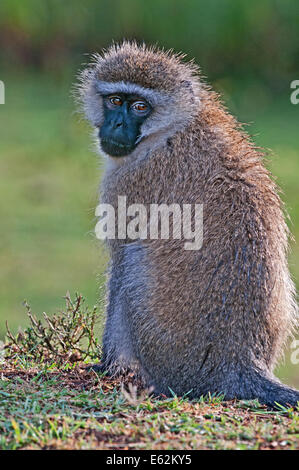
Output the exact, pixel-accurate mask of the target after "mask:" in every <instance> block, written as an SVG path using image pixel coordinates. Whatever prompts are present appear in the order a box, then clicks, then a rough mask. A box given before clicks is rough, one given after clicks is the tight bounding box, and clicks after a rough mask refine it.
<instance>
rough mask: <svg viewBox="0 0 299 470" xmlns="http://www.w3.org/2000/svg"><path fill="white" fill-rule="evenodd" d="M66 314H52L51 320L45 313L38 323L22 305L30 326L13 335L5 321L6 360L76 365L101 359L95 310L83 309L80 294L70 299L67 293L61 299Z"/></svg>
mask: <svg viewBox="0 0 299 470" xmlns="http://www.w3.org/2000/svg"><path fill="white" fill-rule="evenodd" d="M64 298H65V301H66V309H65V311H62V312H59V313H58V314H54V315H53V316H52V317H51V318H50V317H49V316H48V315H47V314H46V313H45V312H44V313H43V316H44V320H43V321H42V320H38V319H37V318H36V317H35V316H34V315H33V314H32V312H31V308H30V306H29V305H28V303H27V302H24V305H25V308H26V310H27V315H28V318H29V321H30V326H29V327H28V328H26V329H25V330H24V331H20V332H19V333H18V334H17V335H16V336H14V335H13V334H12V333H11V331H10V329H9V327H8V324H7V322H6V330H7V332H6V336H7V338H8V341H7V342H6V344H5V345H4V357H5V359H19V358H23V357H24V356H26V359H29V360H30V359H31V360H34V361H37V360H38V361H40V360H43V361H46V362H56V363H57V364H61V363H62V362H65V361H69V362H77V361H83V360H85V359H87V358H89V359H96V358H98V357H99V356H100V347H99V345H98V340H97V338H96V337H95V331H94V329H95V325H96V321H97V319H98V315H97V312H96V307H94V308H93V310H89V309H88V308H87V307H84V306H83V304H84V299H83V297H82V295H78V294H76V299H75V301H74V302H73V301H72V300H71V297H70V294H69V292H67V294H66V296H65V297H64Z"/></svg>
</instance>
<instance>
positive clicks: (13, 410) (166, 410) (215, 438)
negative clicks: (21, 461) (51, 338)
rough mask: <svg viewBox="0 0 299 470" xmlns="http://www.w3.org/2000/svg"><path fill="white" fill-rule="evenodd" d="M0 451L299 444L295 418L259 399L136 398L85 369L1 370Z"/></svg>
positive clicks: (39, 366)
mask: <svg viewBox="0 0 299 470" xmlns="http://www.w3.org/2000/svg"><path fill="white" fill-rule="evenodd" d="M0 374H1V380H0V449H2V450H3V449H110V450H111V449H137V450H141V449H153V450H155V449H159V450H163V449H165V450H169V449H187V450H190V449H191V450H192V449H239V450H240V449H242V450H245V449H255V450H257V449H258V450H263V449H299V439H298V438H299V415H298V413H297V412H295V411H294V410H292V409H290V410H281V411H277V412H272V411H267V410H266V409H265V408H264V407H263V406H261V405H259V404H258V403H257V402H254V401H251V402H245V401H240V402H226V403H225V402H221V399H220V398H217V397H207V398H206V399H203V398H202V399H200V400H197V401H192V402H191V401H188V399H187V397H185V398H178V397H176V396H174V397H173V398H170V399H165V398H151V397H148V396H143V397H141V398H140V399H138V398H137V399H136V398H135V397H134V393H131V394H129V393H128V392H122V391H121V387H120V383H119V382H118V381H115V380H114V381H113V380H112V379H108V378H105V377H104V376H98V375H97V374H96V373H95V372H88V371H86V369H85V368H84V365H82V364H76V365H74V364H67V363H66V364H65V366H64V368H60V369H57V368H56V367H55V365H54V366H49V365H43V364H31V366H30V367H29V368H20V369H16V368H15V366H14V365H6V367H5V368H2V369H0Z"/></svg>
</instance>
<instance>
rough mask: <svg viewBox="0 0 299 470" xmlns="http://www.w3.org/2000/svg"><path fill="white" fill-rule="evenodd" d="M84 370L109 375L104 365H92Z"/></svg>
mask: <svg viewBox="0 0 299 470" xmlns="http://www.w3.org/2000/svg"><path fill="white" fill-rule="evenodd" d="M85 370H87V371H91V370H93V371H94V372H98V373H100V374H105V375H111V373H109V369H108V368H107V367H106V366H105V364H92V365H91V366H87V367H86V368H85Z"/></svg>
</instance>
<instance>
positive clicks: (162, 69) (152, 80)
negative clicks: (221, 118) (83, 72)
mask: <svg viewBox="0 0 299 470" xmlns="http://www.w3.org/2000/svg"><path fill="white" fill-rule="evenodd" d="M183 57H184V56H183V55H177V54H173V53H172V52H170V51H167V52H164V51H161V50H158V49H157V48H154V47H146V46H145V45H141V46H138V45H137V44H136V43H128V42H124V43H122V44H121V45H114V46H112V47H111V48H110V49H109V50H108V51H107V52H105V53H104V54H103V55H102V56H101V55H98V56H96V64H95V67H96V68H95V72H96V78H97V79H98V80H102V81H106V82H119V81H124V82H131V83H137V84H138V85H141V86H142V87H145V88H154V89H159V90H164V91H166V92H174V91H176V90H179V89H181V87H182V86H184V88H185V87H186V85H187V87H188V84H189V86H190V87H191V86H192V83H193V82H194V81H197V75H198V68H197V67H196V66H195V65H194V64H193V63H190V62H189V63H185V62H183Z"/></svg>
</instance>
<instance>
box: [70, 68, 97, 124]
mask: <svg viewBox="0 0 299 470" xmlns="http://www.w3.org/2000/svg"><path fill="white" fill-rule="evenodd" d="M73 96H74V97H75V101H76V103H77V110H78V112H79V113H80V114H84V115H85V117H86V118H87V119H88V121H90V123H91V124H92V125H93V126H94V127H100V126H101V125H102V123H103V120H104V110H103V98H102V96H101V94H100V93H99V90H98V88H97V78H96V64H95V63H92V64H91V65H90V66H88V67H87V68H86V69H84V70H83V71H82V72H80V73H79V75H78V82H77V84H75V86H74V92H73Z"/></svg>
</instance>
